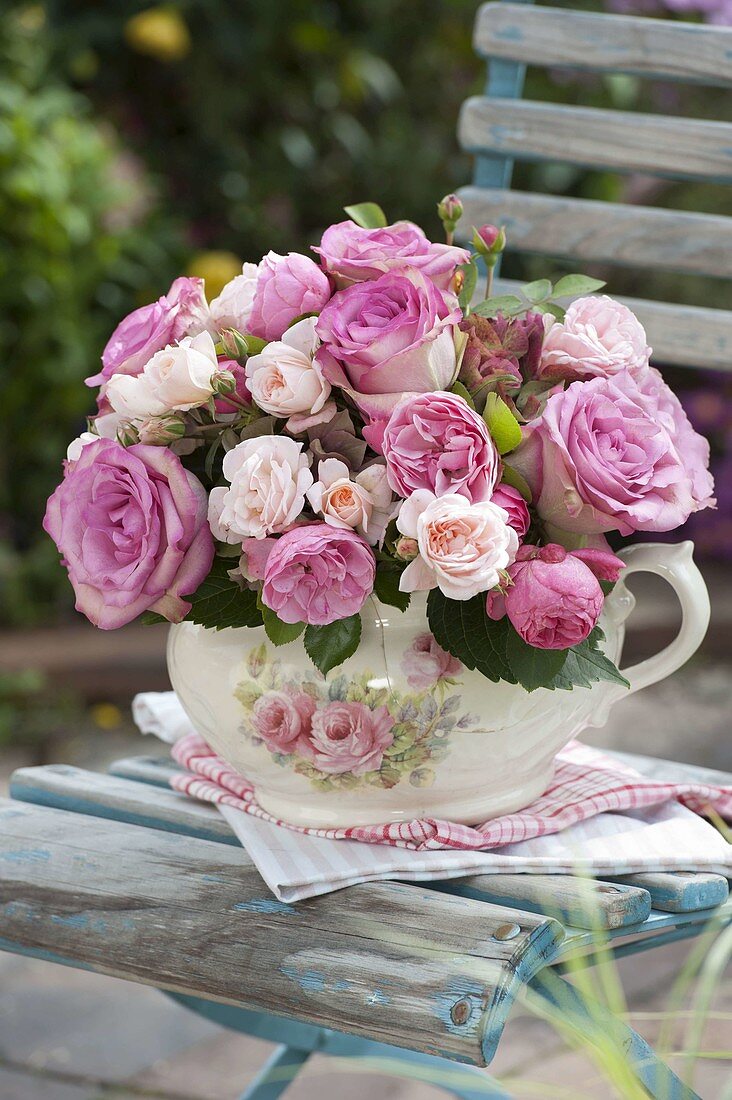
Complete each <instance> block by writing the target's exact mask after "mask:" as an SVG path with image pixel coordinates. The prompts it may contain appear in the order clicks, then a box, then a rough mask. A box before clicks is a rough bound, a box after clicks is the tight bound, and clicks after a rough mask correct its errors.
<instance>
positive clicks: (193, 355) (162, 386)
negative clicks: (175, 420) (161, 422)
mask: <svg viewBox="0 0 732 1100" xmlns="http://www.w3.org/2000/svg"><path fill="white" fill-rule="evenodd" d="M217 370H218V362H217V360H216V349H215V347H214V342H213V340H212V338H211V335H210V333H208V332H202V333H200V334H199V335H198V336H186V337H185V338H184V339H183V340H181V341H180V343H178V344H169V345H168V347H166V348H163V350H162V351H158V352H156V354H155V355H153V357H152V359H150V360H149V361H148V362H147V363H146V364H145V366H144V367H143V369H142V372H141V374H138V375H137V376H134V375H125V374H115V375H113V376H112V378H110V380H109V382H108V383H107V388H106V391H105V395H106V397H107V399H108V400H109V403H110V404H111V406H112V408H113V409H114V411H115V412H117V413H120V415H122V416H125V417H128V418H129V419H132V420H141V419H144V418H146V417H148V416H160V415H161V414H162V413H164V412H169V411H171V410H176V411H177V412H187V411H188V410H189V409H194V408H196V407H197V406H198V405H204V404H205V403H206V402H207V401H208V400H209V398H210V397H211V395H212V394H213V392H214V391H213V385H212V378H213V376H214V374H215V373H216V371H217Z"/></svg>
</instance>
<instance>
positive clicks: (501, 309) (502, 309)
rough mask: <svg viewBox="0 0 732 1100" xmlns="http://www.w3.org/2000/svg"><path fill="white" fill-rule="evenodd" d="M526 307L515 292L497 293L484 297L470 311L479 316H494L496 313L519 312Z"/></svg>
mask: <svg viewBox="0 0 732 1100" xmlns="http://www.w3.org/2000/svg"><path fill="white" fill-rule="evenodd" d="M524 309H526V302H522V301H521V299H520V298H519V297H517V296H516V295H515V294H498V295H496V297H495V298H486V300H485V301H484V302H479V303H478V305H477V306H473V308H472V310H471V312H472V313H477V314H478V316H479V317H495V316H496V314H497V313H509V314H510V313H512V312H513V313H521V312H522V310H524Z"/></svg>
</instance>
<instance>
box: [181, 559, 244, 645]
mask: <svg viewBox="0 0 732 1100" xmlns="http://www.w3.org/2000/svg"><path fill="white" fill-rule="evenodd" d="M231 567H232V564H231V559H228V560H227V559H226V558H214V563H213V565H212V567H211V572H210V573H209V575H208V576H207V577H206V579H205V580H204V581H202V582H201V584H200V585H199V586H198V588H197V589H196V591H195V592H194V593H193V594H192V595H186V597H185V598H186V599H187V600H189V601H190V603H191V604H192V607H191V610H190V611H189V612H188V614H187V615H186V621H187V622H192V623H198V625H199V626H205V627H208V628H209V629H210V630H223V629H224V628H225V627H227V626H231V627H238V626H261V625H262V613H261V611H260V610H259V608H258V607H257V593H256V592H255V591H254V590H253V589H249V588H240V587H239V585H238V584H236V582H235V581H232V579H231V577H230V576H229V570H230V569H231Z"/></svg>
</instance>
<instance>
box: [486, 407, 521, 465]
mask: <svg viewBox="0 0 732 1100" xmlns="http://www.w3.org/2000/svg"><path fill="white" fill-rule="evenodd" d="M483 419H484V420H485V422H486V424H487V425H488V431H489V432H490V433H491V436H492V437H493V442H494V443H495V445H496V447H497V449H498V453H499V454H501V455H505V454H508V452H509V451H513V450H514V449H515V448H516V447H518V445H519V443H520V442H521V438H522V436H521V425H520V424H519V422H518V420H517V419H516V417H515V416H514V415H513V413H512V412H511V410H510V409H509V407H508V405H507V404H506V402H505V401H504V400H503V398H502V397H499V396H498V394H497V393H489V394H488V396H487V398H486V402H485V409H484V410H483Z"/></svg>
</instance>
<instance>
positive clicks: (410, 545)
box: [394, 535, 419, 561]
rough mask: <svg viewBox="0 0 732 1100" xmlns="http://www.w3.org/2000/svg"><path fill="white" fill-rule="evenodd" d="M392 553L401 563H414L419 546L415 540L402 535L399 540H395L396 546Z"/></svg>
mask: <svg viewBox="0 0 732 1100" xmlns="http://www.w3.org/2000/svg"><path fill="white" fill-rule="evenodd" d="M394 553H395V554H396V556H397V557H398V558H401V560H402V561H414V559H415V558H416V557H417V555H418V554H419V545H418V543H417V540H416V539H410V538H408V537H407V536H406V535H402V537H401V538H400V539H397V543H396V546H395V547H394Z"/></svg>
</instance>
